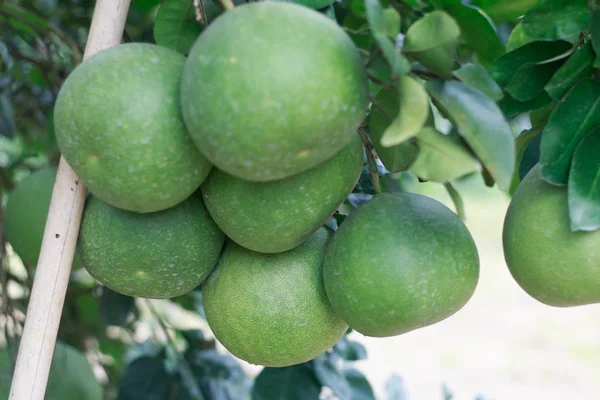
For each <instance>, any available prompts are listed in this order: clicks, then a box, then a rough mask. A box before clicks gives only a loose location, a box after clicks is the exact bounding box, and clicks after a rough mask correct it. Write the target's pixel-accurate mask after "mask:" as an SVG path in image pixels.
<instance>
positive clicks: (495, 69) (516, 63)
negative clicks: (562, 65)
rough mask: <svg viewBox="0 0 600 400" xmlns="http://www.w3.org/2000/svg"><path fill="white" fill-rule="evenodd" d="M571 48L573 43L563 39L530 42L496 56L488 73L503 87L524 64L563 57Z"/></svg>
mask: <svg viewBox="0 0 600 400" xmlns="http://www.w3.org/2000/svg"><path fill="white" fill-rule="evenodd" d="M572 48H573V45H572V44H571V43H569V42H567V41H564V40H559V41H556V42H541V41H536V42H531V43H528V44H526V45H524V46H521V47H519V48H518V49H516V50H513V51H511V52H510V53H506V54H505V55H503V56H501V57H499V58H497V59H496V60H495V61H494V63H493V64H492V67H491V68H490V75H492V78H494V80H495V81H496V82H498V84H499V85H500V86H502V87H504V86H506V85H508V84H509V83H510V81H511V80H512V78H513V77H514V76H515V74H516V73H517V71H519V70H520V69H521V68H523V67H524V66H527V65H535V64H541V63H544V62H548V61H549V60H555V59H559V58H565V57H567V56H569V54H571V51H572Z"/></svg>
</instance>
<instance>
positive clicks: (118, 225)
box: [78, 192, 225, 298]
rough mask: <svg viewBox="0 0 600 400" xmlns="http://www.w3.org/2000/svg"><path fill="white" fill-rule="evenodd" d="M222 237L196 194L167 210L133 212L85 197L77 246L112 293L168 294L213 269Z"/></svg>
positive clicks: (197, 282) (192, 283) (181, 290)
mask: <svg viewBox="0 0 600 400" xmlns="http://www.w3.org/2000/svg"><path fill="white" fill-rule="evenodd" d="M224 240H225V235H224V234H223V232H221V230H220V229H219V228H218V227H217V225H216V224H215V222H214V221H213V220H212V218H211V217H210V215H209V214H208V211H206V208H205V207H204V204H203V202H202V196H201V195H200V193H199V192H196V193H195V194H193V195H192V196H190V197H188V198H187V199H186V200H185V201H184V202H182V203H180V204H178V205H177V206H175V207H172V208H169V209H168V210H164V211H158V212H155V213H147V214H139V213H135V212H131V211H125V210H121V209H119V208H116V207H112V206H111V205H109V204H107V203H105V202H103V201H101V200H100V199H98V198H96V197H94V196H90V198H89V199H88V200H87V202H86V205H85V209H84V214H83V220H82V223H81V230H80V233H79V241H78V248H79V252H80V253H81V257H82V259H83V263H84V265H85V267H86V269H87V271H88V272H89V273H90V275H92V276H93V277H94V278H96V279H97V280H98V281H100V282H101V283H102V284H104V285H105V286H107V287H108V288H109V289H112V290H114V291H115V292H118V293H121V294H124V295H128V296H134V297H144V298H170V297H176V296H180V295H183V294H185V293H187V292H189V291H191V290H193V289H194V288H196V287H197V286H198V285H200V283H202V281H203V280H204V279H205V278H206V277H207V276H208V274H210V272H211V271H212V269H213V268H214V267H215V265H216V263H217V260H218V258H219V254H220V252H221V249H222V247H223V242H224Z"/></svg>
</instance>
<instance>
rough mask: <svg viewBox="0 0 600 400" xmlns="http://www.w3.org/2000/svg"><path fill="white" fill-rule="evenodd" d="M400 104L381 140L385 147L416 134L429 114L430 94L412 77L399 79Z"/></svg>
mask: <svg viewBox="0 0 600 400" xmlns="http://www.w3.org/2000/svg"><path fill="white" fill-rule="evenodd" d="M398 105H399V111H397V112H396V113H395V114H396V116H395V117H394V120H393V121H392V123H391V124H390V126H388V127H387V129H386V130H385V132H383V136H382V137H381V139H380V140H379V142H380V143H381V145H382V146H384V147H392V146H396V145H398V144H400V143H402V142H404V141H405V140H408V139H410V138H411V137H414V136H416V135H417V133H419V131H420V130H421V128H422V127H423V125H424V124H425V121H427V117H428V116H429V96H428V95H427V92H426V91H425V89H424V88H423V86H422V85H421V84H420V83H419V82H417V81H416V80H414V79H413V78H411V77H408V76H404V77H401V78H400V79H399V80H398Z"/></svg>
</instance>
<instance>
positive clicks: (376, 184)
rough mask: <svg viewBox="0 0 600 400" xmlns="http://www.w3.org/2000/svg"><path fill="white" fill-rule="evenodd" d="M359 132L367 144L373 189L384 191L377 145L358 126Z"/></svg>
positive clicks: (361, 138) (378, 191)
mask: <svg viewBox="0 0 600 400" xmlns="http://www.w3.org/2000/svg"><path fill="white" fill-rule="evenodd" d="M358 134H359V136H360V140H361V141H362V143H363V146H365V150H366V153H367V164H368V166H369V174H370V176H371V183H372V184H373V189H374V190H375V193H377V194H379V193H381V192H382V190H381V181H380V179H379V168H377V161H376V157H377V152H376V151H375V147H374V146H373V143H371V139H369V136H368V135H367V132H365V130H364V129H362V128H358Z"/></svg>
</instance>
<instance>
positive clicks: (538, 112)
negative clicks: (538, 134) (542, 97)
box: [529, 101, 557, 128]
mask: <svg viewBox="0 0 600 400" xmlns="http://www.w3.org/2000/svg"><path fill="white" fill-rule="evenodd" d="M556 104H557V103H556V101H552V102H550V103H548V104H546V105H545V106H543V107H540V108H537V109H535V110H533V111H531V113H529V120H530V121H531V126H532V127H534V128H535V127H538V126H541V125H546V123H547V122H548V118H550V115H551V114H552V112H553V111H554V109H555V108H556Z"/></svg>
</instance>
